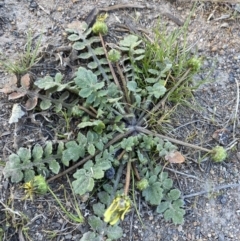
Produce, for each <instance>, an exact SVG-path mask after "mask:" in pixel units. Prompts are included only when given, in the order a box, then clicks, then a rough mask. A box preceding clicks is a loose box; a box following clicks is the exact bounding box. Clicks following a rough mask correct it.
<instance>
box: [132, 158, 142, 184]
mask: <svg viewBox="0 0 240 241" xmlns="http://www.w3.org/2000/svg"><path fill="white" fill-rule="evenodd" d="M132 169H133V172H134V174H135V176H136V178H137V180H138V181H140V180H141V177H140V175H139V173H138V170H137V168H136V165H135V163H134V162H133V163H132Z"/></svg>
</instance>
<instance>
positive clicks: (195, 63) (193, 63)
mask: <svg viewBox="0 0 240 241" xmlns="http://www.w3.org/2000/svg"><path fill="white" fill-rule="evenodd" d="M188 66H189V67H190V68H192V70H193V71H195V72H197V71H199V70H200V68H201V66H202V61H201V59H200V58H196V57H193V58H191V59H190V60H188Z"/></svg>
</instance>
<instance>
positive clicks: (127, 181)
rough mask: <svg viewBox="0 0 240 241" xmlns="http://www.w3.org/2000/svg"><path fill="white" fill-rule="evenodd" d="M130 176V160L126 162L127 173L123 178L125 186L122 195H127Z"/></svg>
mask: <svg viewBox="0 0 240 241" xmlns="http://www.w3.org/2000/svg"><path fill="white" fill-rule="evenodd" d="M130 178H131V161H128V163H127V173H126V179H125V187H124V195H126V196H127V195H128V191H129V185H130Z"/></svg>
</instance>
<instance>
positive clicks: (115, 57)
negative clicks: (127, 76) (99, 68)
mask: <svg viewBox="0 0 240 241" xmlns="http://www.w3.org/2000/svg"><path fill="white" fill-rule="evenodd" d="M120 58H121V53H120V52H119V51H117V50H116V49H111V50H110V51H109V52H108V59H109V60H110V61H111V62H113V63H115V62H118V61H119V60H120Z"/></svg>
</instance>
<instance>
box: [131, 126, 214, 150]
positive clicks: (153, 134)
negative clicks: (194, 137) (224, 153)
mask: <svg viewBox="0 0 240 241" xmlns="http://www.w3.org/2000/svg"><path fill="white" fill-rule="evenodd" d="M135 129H136V131H140V132H142V133H144V134H147V135H152V136H156V137H159V138H162V139H165V140H168V141H170V142H172V143H175V144H179V145H182V146H187V147H190V148H194V149H197V150H200V151H205V152H208V153H211V152H212V150H210V149H207V148H204V147H201V146H197V145H194V144H190V143H187V142H184V141H179V140H177V139H174V138H171V137H168V136H164V135H161V134H157V133H154V132H152V131H149V130H147V129H144V128H143V127H140V126H136V127H135Z"/></svg>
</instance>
